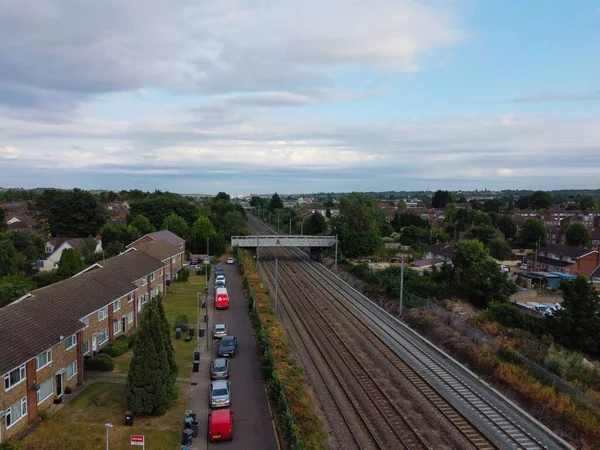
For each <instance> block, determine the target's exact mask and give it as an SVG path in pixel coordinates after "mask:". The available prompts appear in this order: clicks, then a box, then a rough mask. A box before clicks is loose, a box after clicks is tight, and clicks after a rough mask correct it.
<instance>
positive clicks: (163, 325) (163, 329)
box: [153, 295, 198, 387]
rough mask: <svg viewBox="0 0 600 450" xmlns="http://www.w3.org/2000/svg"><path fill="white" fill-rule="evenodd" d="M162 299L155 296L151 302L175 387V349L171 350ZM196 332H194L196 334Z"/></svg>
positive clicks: (168, 328)
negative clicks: (156, 315) (156, 314)
mask: <svg viewBox="0 0 600 450" xmlns="http://www.w3.org/2000/svg"><path fill="white" fill-rule="evenodd" d="M163 301H164V300H163V298H162V296H161V295H159V296H157V297H156V299H154V300H153V303H154V304H155V306H156V309H157V312H158V318H159V322H160V325H161V328H160V331H161V332H162V335H163V339H164V341H165V349H166V352H167V361H168V363H169V369H170V373H171V377H172V379H173V387H175V382H176V380H177V372H178V367H177V361H176V360H175V349H174V348H173V343H172V342H171V326H170V324H169V320H168V319H167V314H166V312H165V307H164V304H163ZM197 332H198V330H196V333H197Z"/></svg>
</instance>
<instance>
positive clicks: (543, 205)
mask: <svg viewBox="0 0 600 450" xmlns="http://www.w3.org/2000/svg"><path fill="white" fill-rule="evenodd" d="M552 205H554V198H553V197H552V195H551V194H549V193H548V192H544V191H535V192H534V193H533V194H531V195H530V196H529V207H530V208H532V209H548V208H550V207H551V206H552Z"/></svg>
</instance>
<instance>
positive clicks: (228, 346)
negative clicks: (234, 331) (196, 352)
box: [217, 335, 237, 358]
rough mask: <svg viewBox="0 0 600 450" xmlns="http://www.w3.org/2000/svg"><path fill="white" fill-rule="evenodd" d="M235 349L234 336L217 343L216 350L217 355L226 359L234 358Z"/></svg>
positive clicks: (235, 340) (235, 341)
mask: <svg viewBox="0 0 600 450" xmlns="http://www.w3.org/2000/svg"><path fill="white" fill-rule="evenodd" d="M236 347H237V337H236V336H231V335H229V336H224V337H223V338H222V339H221V341H220V342H219V348H218V350H217V355H219V356H222V357H227V358H234V357H235V348H236Z"/></svg>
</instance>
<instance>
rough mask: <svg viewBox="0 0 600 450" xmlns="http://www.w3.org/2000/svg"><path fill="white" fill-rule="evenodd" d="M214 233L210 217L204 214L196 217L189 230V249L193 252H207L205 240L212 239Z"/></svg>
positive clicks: (215, 233) (215, 232)
mask: <svg viewBox="0 0 600 450" xmlns="http://www.w3.org/2000/svg"><path fill="white" fill-rule="evenodd" d="M216 235H217V231H216V230H215V227H214V225H213V224H212V222H211V221H210V219H209V218H208V217H206V216H200V217H198V218H197V219H196V221H195V222H194V225H192V228H191V229H190V232H189V245H190V250H191V251H192V252H194V253H208V249H207V241H206V240H207V239H208V238H210V239H214V238H215V236H216ZM213 248H214V247H213Z"/></svg>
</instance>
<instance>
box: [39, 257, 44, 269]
mask: <svg viewBox="0 0 600 450" xmlns="http://www.w3.org/2000/svg"><path fill="white" fill-rule="evenodd" d="M38 267H39V268H40V269H43V268H44V260H43V259H40V260H38Z"/></svg>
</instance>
